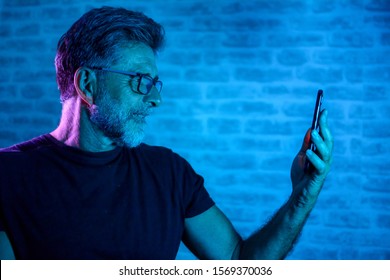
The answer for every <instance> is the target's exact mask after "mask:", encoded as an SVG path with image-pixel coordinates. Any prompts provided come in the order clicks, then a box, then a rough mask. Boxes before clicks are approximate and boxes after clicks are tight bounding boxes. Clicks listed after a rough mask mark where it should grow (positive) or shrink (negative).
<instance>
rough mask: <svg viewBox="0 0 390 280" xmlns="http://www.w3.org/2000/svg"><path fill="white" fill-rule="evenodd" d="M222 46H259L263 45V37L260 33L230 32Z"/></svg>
mask: <svg viewBox="0 0 390 280" xmlns="http://www.w3.org/2000/svg"><path fill="white" fill-rule="evenodd" d="M222 46H224V47H229V48H257V47H260V46H261V37H260V35H259V34H258V33H252V34H248V33H247V32H245V33H241V32H240V33H229V34H226V36H225V39H223V40H222Z"/></svg>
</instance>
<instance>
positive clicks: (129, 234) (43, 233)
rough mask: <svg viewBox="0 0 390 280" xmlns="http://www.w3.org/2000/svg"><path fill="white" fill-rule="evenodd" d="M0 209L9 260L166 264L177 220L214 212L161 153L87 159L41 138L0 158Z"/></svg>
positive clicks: (179, 164)
mask: <svg viewBox="0 0 390 280" xmlns="http://www.w3.org/2000/svg"><path fill="white" fill-rule="evenodd" d="M0 203H1V205H0V211H1V213H0V230H2V231H5V232H6V233H7V235H8V237H9V239H10V241H11V244H12V247H13V250H14V253H15V256H16V258H17V259H174V258H175V257H176V254H177V251H178V248H179V245H180V240H181V238H182V234H183V229H184V219H185V218H187V217H193V216H196V215H198V214H200V213H202V212H204V211H206V210H207V209H209V208H210V207H211V206H212V205H214V202H213V201H212V199H211V198H210V196H209V194H208V193H207V191H206V190H205V188H204V186H203V178H202V177H201V176H199V175H197V174H196V173H195V172H194V170H193V169H192V168H191V166H190V165H189V164H188V162H187V161H185V160H184V159H183V158H181V157H180V156H178V155H177V154H175V153H173V152H172V151H171V150H169V149H166V148H163V147H155V146H148V145H146V144H141V145H140V146H138V147H137V148H127V147H118V148H116V149H114V150H112V151H108V152H99V153H91V152H86V151H82V150H79V149H76V148H72V147H69V146H66V145H64V144H63V143H61V142H58V141H57V140H56V139H55V138H53V137H52V136H51V135H49V134H47V135H43V136H40V137H38V138H35V139H33V140H31V141H28V142H25V143H22V144H19V145H15V146H12V147H10V148H7V149H2V150H0Z"/></svg>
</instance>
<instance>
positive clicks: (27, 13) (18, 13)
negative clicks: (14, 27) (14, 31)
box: [0, 1, 32, 22]
mask: <svg viewBox="0 0 390 280" xmlns="http://www.w3.org/2000/svg"><path fill="white" fill-rule="evenodd" d="M11 2H13V1H6V3H7V4H10V3H11ZM3 4H5V3H3ZM0 15H1V19H2V20H4V22H10V21H14V20H16V21H20V19H23V20H28V19H31V18H32V10H31V9H12V10H11V9H2V10H1V12H0Z"/></svg>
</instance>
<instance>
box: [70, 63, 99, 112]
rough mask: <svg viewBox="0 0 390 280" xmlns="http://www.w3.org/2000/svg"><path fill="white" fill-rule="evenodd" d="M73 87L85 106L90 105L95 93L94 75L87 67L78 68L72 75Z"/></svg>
mask: <svg viewBox="0 0 390 280" xmlns="http://www.w3.org/2000/svg"><path fill="white" fill-rule="evenodd" d="M74 87H75V89H76V91H77V94H78V95H79V96H80V97H81V99H82V100H83V101H84V102H85V103H86V104H87V105H89V106H90V105H92V104H93V101H94V96H95V91H96V74H95V72H94V71H93V70H91V69H89V68H87V67H80V68H78V69H77V70H76V72H75V73H74Z"/></svg>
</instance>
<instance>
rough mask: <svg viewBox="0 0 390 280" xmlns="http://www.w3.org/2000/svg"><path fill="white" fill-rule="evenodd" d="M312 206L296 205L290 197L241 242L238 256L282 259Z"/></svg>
mask: <svg viewBox="0 0 390 280" xmlns="http://www.w3.org/2000/svg"><path fill="white" fill-rule="evenodd" d="M313 206H314V205H312V206H306V207H305V208H300V207H297V206H296V205H295V203H293V201H292V199H291V198H290V200H289V201H288V202H287V203H286V204H284V205H283V206H282V207H281V208H280V209H279V211H278V212H277V213H276V214H275V215H274V216H273V217H272V219H271V220H270V221H269V222H268V223H267V224H266V225H265V226H264V227H263V228H262V229H260V230H259V231H257V232H255V233H254V234H252V235H251V236H250V237H249V238H248V239H246V240H244V241H243V242H242V243H241V246H240V252H239V258H240V259H284V258H285V257H286V256H287V254H288V252H289V251H290V250H291V248H292V246H293V245H294V242H295V241H296V239H297V237H298V236H299V234H300V232H301V230H302V227H303V225H304V224H305V222H306V220H307V217H308V216H309V213H310V211H311V209H312V208H313Z"/></svg>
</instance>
